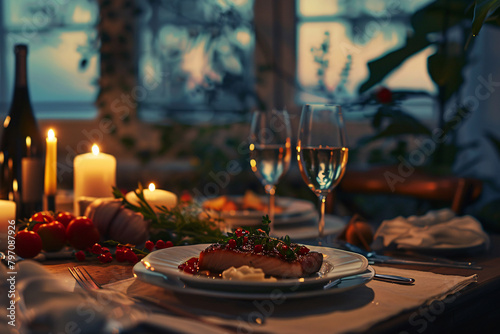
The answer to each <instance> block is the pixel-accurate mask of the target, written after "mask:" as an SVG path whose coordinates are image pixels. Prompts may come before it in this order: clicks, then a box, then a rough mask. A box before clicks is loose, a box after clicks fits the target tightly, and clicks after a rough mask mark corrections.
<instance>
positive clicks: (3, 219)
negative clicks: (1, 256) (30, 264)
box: [0, 200, 16, 251]
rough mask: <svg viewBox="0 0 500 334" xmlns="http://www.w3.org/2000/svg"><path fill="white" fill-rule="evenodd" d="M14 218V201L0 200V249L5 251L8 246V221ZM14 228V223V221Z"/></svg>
mask: <svg viewBox="0 0 500 334" xmlns="http://www.w3.org/2000/svg"><path fill="white" fill-rule="evenodd" d="M15 219H16V203H14V202H12V201H4V200H0V250H1V251H5V250H6V249H7V246H8V235H9V225H12V224H9V222H12V221H15ZM13 226H14V228H15V223H14V225H13Z"/></svg>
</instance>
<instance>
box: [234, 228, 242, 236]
mask: <svg viewBox="0 0 500 334" xmlns="http://www.w3.org/2000/svg"><path fill="white" fill-rule="evenodd" d="M234 234H235V235H236V236H237V237H241V236H243V230H242V229H241V228H239V229H237V230H236V231H235V232H234Z"/></svg>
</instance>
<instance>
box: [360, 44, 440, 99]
mask: <svg viewBox="0 0 500 334" xmlns="http://www.w3.org/2000/svg"><path fill="white" fill-rule="evenodd" d="M430 44H431V42H429V41H428V40H427V38H426V37H425V36H421V35H412V36H409V37H407V39H406V43H405V45H404V46H403V47H401V48H399V49H397V50H395V51H392V52H389V53H387V54H385V55H384V56H382V57H380V58H378V59H375V60H372V61H370V62H369V63H368V70H369V71H370V76H369V77H368V79H367V80H366V81H365V82H364V83H363V84H362V85H361V86H360V87H359V92H360V93H364V92H366V91H367V90H369V89H370V88H372V87H373V86H375V85H376V84H378V83H380V82H381V81H382V80H384V78H385V77H386V76H387V75H389V74H390V73H391V72H392V71H394V70H395V69H396V68H398V67H399V66H400V65H401V64H402V63H404V62H405V61H406V60H407V59H408V58H410V57H411V56H413V55H414V54H416V53H417V52H420V51H422V50H423V49H425V48H426V47H427V46H429V45H430Z"/></svg>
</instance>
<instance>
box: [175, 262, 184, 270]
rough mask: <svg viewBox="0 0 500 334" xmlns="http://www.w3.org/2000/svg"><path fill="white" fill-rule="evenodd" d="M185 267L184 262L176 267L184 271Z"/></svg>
mask: <svg viewBox="0 0 500 334" xmlns="http://www.w3.org/2000/svg"><path fill="white" fill-rule="evenodd" d="M185 267H186V262H184V263H181V264H179V266H177V268H178V269H180V270H184V268H185Z"/></svg>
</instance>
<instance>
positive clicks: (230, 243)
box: [227, 239, 236, 249]
mask: <svg viewBox="0 0 500 334" xmlns="http://www.w3.org/2000/svg"><path fill="white" fill-rule="evenodd" d="M227 248H229V249H235V248H236V240H234V239H229V241H228V242H227Z"/></svg>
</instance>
